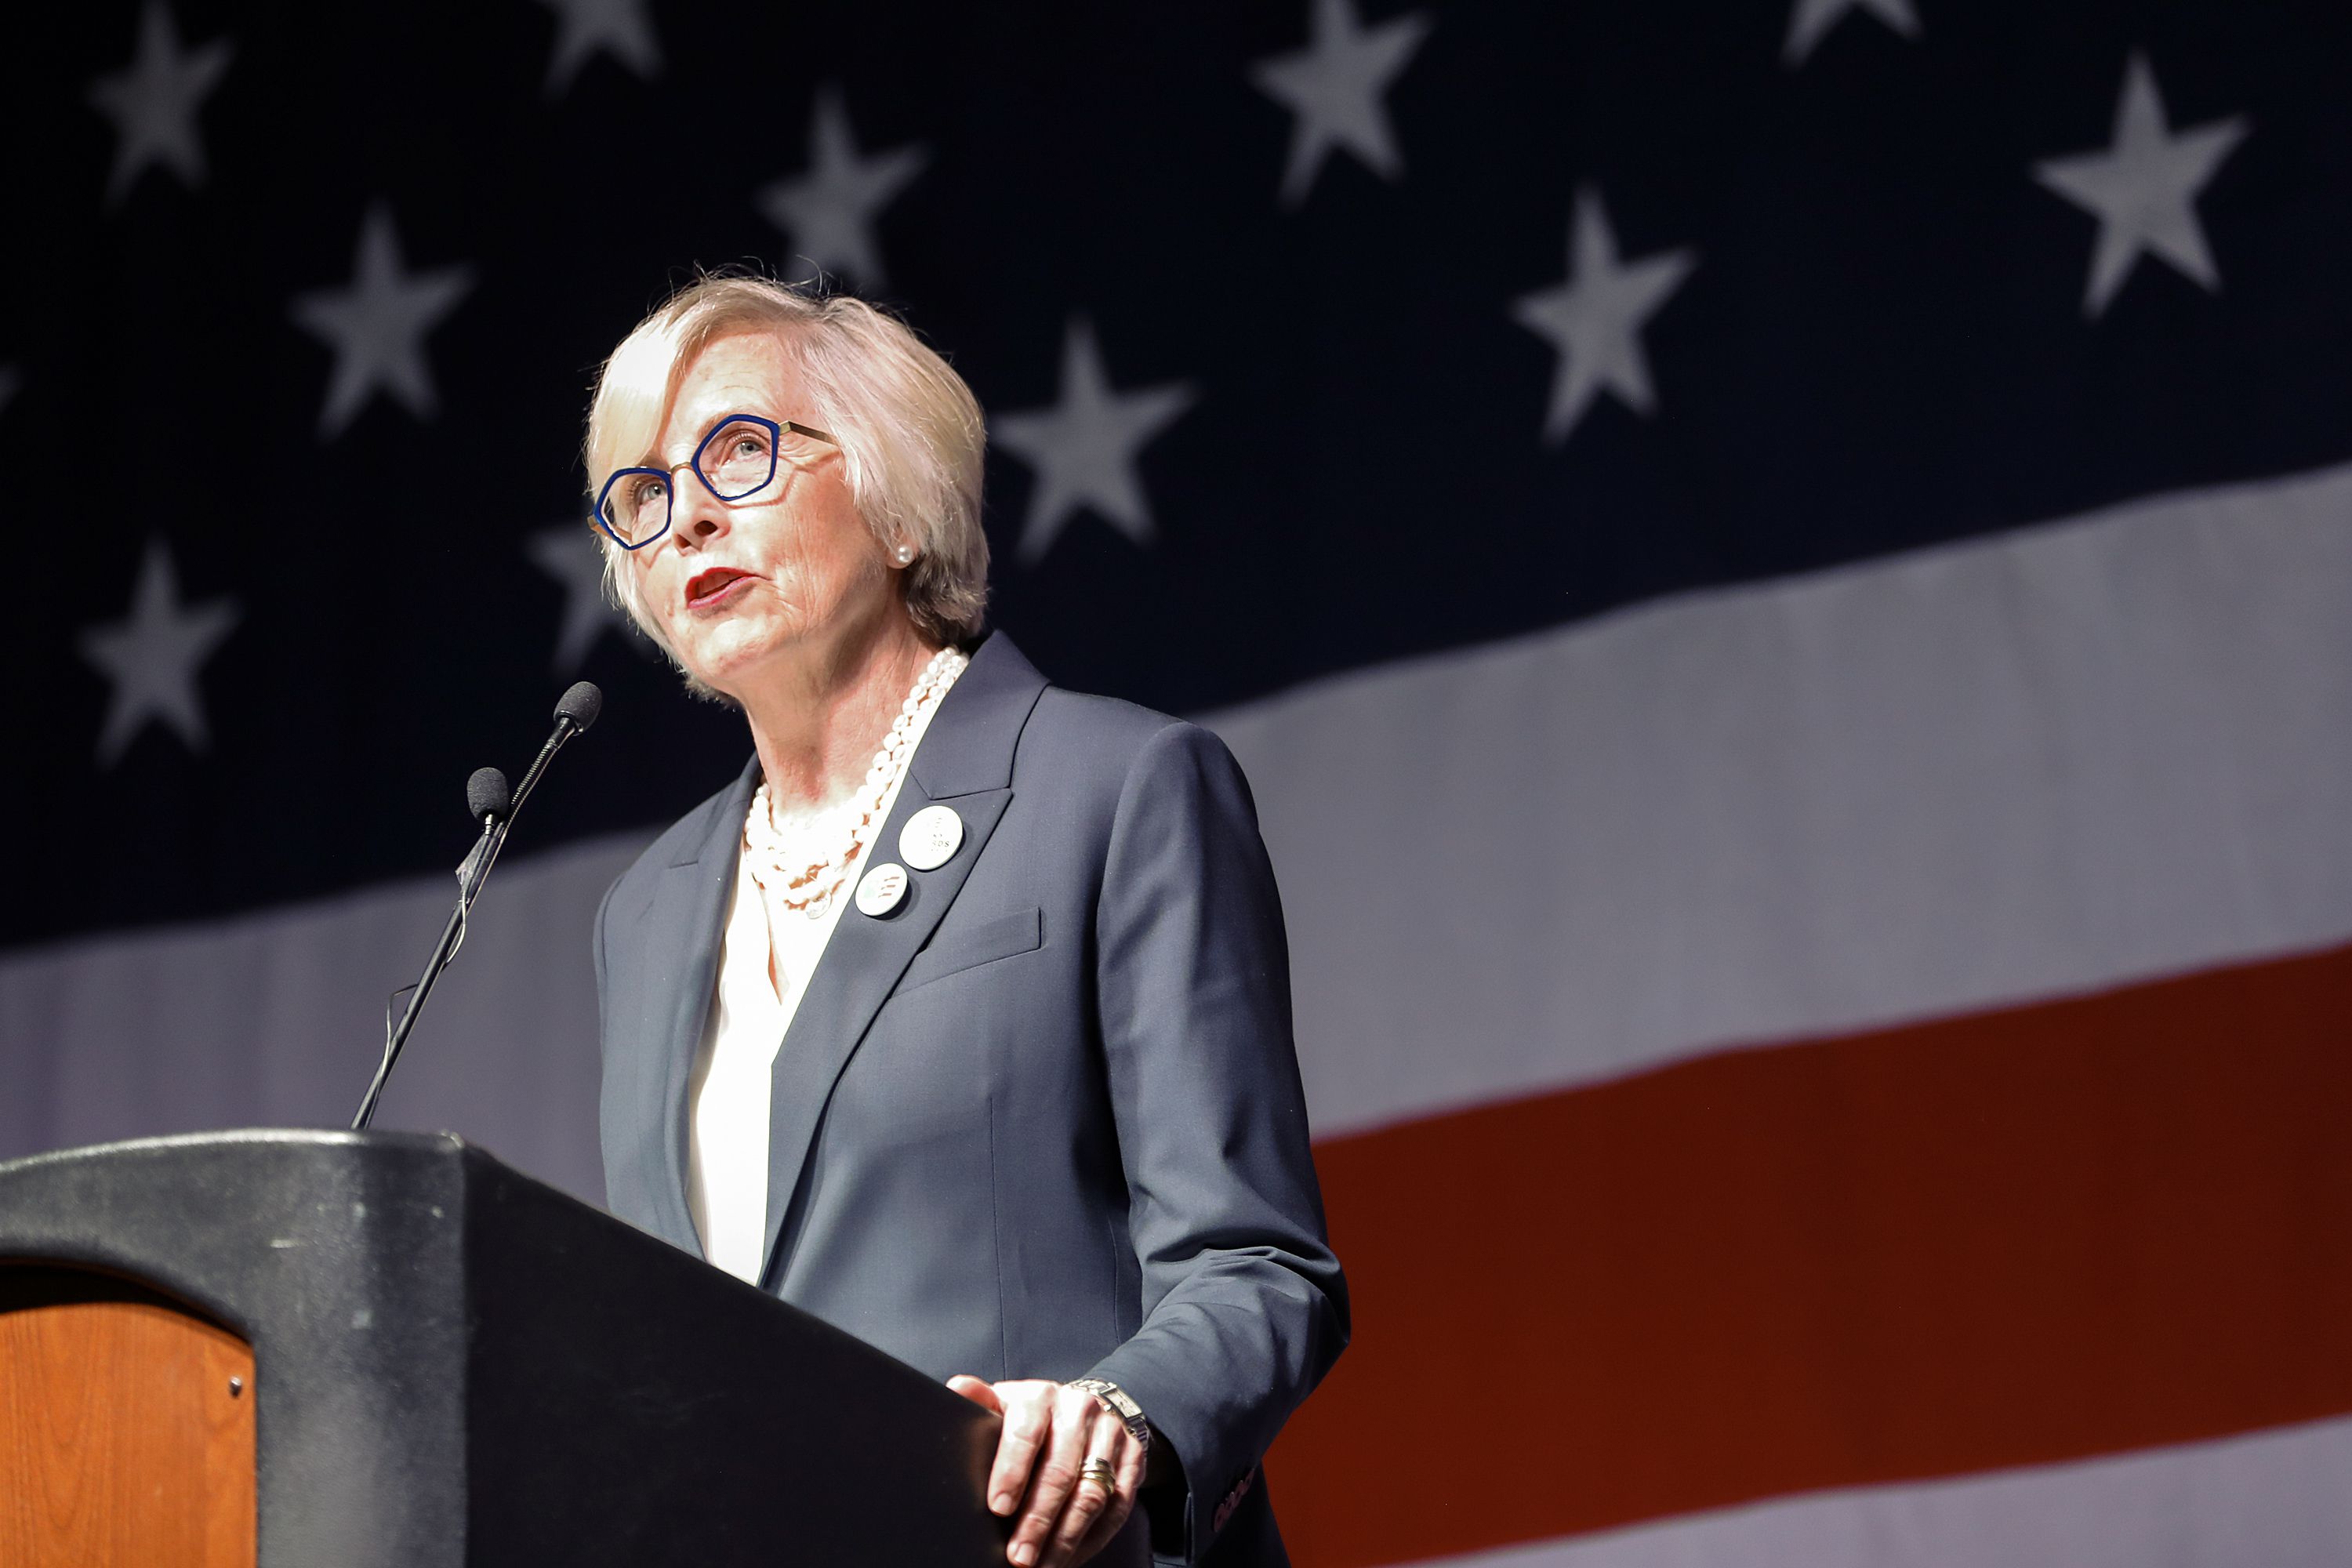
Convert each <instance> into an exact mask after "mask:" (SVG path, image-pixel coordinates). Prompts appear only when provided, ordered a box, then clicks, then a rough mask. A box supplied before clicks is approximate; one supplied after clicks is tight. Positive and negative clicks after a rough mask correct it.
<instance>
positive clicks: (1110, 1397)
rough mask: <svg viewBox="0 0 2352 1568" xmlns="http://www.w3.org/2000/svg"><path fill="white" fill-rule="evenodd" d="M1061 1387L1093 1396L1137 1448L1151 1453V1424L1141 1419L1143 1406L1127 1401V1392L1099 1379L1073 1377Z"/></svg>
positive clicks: (1116, 1385)
mask: <svg viewBox="0 0 2352 1568" xmlns="http://www.w3.org/2000/svg"><path fill="white" fill-rule="evenodd" d="M1062 1386H1063V1387H1065V1388H1083V1389H1085V1390H1086V1391H1087V1393H1088V1394H1093V1395H1094V1396H1095V1403H1097V1405H1101V1406H1102V1407H1103V1408H1104V1409H1105V1410H1108V1411H1109V1412H1110V1413H1111V1414H1112V1415H1116V1416H1118V1423H1119V1425H1120V1426H1124V1427H1126V1428H1127V1435H1128V1436H1130V1437H1132V1438H1134V1439H1135V1445H1136V1447H1139V1448H1141V1449H1142V1450H1144V1452H1146V1453H1150V1451H1151V1423H1150V1422H1149V1421H1146V1420H1145V1419H1144V1418H1143V1406H1141V1405H1138V1404H1137V1403H1136V1402H1135V1401H1134V1400H1132V1399H1129V1397H1128V1396H1127V1390H1125V1389H1124V1388H1121V1387H1120V1386H1119V1385H1118V1384H1115V1383H1106V1382H1104V1381H1103V1380H1102V1379H1101V1378H1099V1377H1074V1378H1072V1379H1070V1381H1069V1382H1067V1383H1066V1384H1063V1385H1062Z"/></svg>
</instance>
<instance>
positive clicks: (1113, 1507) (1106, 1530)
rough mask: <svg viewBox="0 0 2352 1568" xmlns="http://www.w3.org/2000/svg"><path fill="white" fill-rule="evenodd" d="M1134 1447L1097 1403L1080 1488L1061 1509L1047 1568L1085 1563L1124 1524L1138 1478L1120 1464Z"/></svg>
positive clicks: (1079, 1483)
mask: <svg viewBox="0 0 2352 1568" xmlns="http://www.w3.org/2000/svg"><path fill="white" fill-rule="evenodd" d="M1133 1447H1135V1442H1134V1439H1132V1438H1130V1437H1129V1436H1128V1435H1127V1428H1126V1427H1124V1426H1120V1425H1119V1424H1118V1422H1117V1421H1115V1420H1113V1419H1112V1418H1111V1417H1110V1415H1108V1413H1106V1412H1105V1411H1103V1410H1102V1409H1101V1408H1100V1407H1099V1404H1097V1409H1096V1411H1095V1414H1094V1419H1093V1421H1092V1422H1091V1423H1089V1426H1088V1431H1087V1447H1086V1449H1085V1453H1086V1458H1084V1459H1083V1460H1081V1461H1080V1462H1079V1465H1078V1480H1077V1485H1076V1487H1074V1488H1073V1489H1071V1492H1070V1500H1069V1501H1068V1502H1067V1503H1066V1504H1065V1505H1064V1507H1063V1509H1062V1520H1061V1522H1060V1523H1059V1524H1057V1525H1056V1526H1055V1528H1054V1541H1053V1550H1052V1551H1051V1552H1050V1553H1048V1555H1047V1557H1046V1559H1045V1568H1063V1565H1064V1564H1066V1563H1078V1562H1083V1561H1085V1560H1086V1559H1087V1558H1088V1557H1091V1556H1092V1555H1094V1553H1095V1552H1097V1551H1100V1550H1101V1548H1102V1543H1103V1542H1106V1541H1108V1540H1109V1539H1110V1538H1111V1536H1112V1535H1113V1534H1114V1533H1115V1532H1116V1531H1118V1527H1119V1526H1120V1525H1121V1524H1123V1523H1124V1522H1126V1520H1127V1510H1128V1509H1129V1507H1130V1506H1131V1505H1132V1504H1133V1502H1134V1499H1135V1486H1134V1479H1135V1478H1131V1477H1129V1474H1128V1471H1129V1470H1131V1469H1133V1468H1136V1467H1135V1466H1133V1465H1130V1464H1125V1463H1122V1460H1123V1459H1124V1458H1125V1455H1124V1454H1123V1452H1122V1450H1124V1449H1132V1448H1133ZM1089 1472H1093V1473H1091V1474H1090V1473H1089Z"/></svg>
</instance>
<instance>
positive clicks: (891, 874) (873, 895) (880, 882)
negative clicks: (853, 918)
mask: <svg viewBox="0 0 2352 1568" xmlns="http://www.w3.org/2000/svg"><path fill="white" fill-rule="evenodd" d="M906 901H907V868H905V867H904V866H900V865H898V864H897V863H895V862H893V861H889V860H885V861H883V862H882V864H880V865H879V866H877V867H875V868H874V869H872V870H871V871H868V872H866V875H865V877H864V878H863V879H860V880H859V882H858V884H857V912H858V913H859V914H863V915H872V916H873V917H874V918H875V919H876V920H880V919H881V918H882V917H883V916H884V915H887V914H888V913H889V912H890V911H891V910H895V909H897V908H898V906H899V905H900V904H903V903H905V902H906Z"/></svg>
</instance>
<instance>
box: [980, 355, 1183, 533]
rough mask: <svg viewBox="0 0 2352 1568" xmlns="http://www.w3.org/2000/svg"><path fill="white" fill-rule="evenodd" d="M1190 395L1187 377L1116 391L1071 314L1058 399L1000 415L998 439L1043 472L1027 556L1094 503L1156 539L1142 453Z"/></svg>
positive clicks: (1032, 498)
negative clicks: (1140, 469)
mask: <svg viewBox="0 0 2352 1568" xmlns="http://www.w3.org/2000/svg"><path fill="white" fill-rule="evenodd" d="M1192 398H1193V392H1192V387H1191V386H1190V385H1189V384H1184V383H1181V382H1171V383H1169V384H1165V385H1161V386H1150V387H1144V388H1142V389H1140V390H1139V391H1135V392H1113V391H1112V390H1111V389H1110V377H1109V376H1108V374H1107V373H1106V372H1105V371H1104V369H1103V363H1102V354H1101V352H1100V351H1099V350H1098V349H1097V348H1096V346H1095V334H1094V329H1093V328H1092V327H1091V326H1089V325H1088V324H1087V321H1085V319H1084V318H1082V317H1079V318H1073V319H1072V320H1071V321H1070V325H1069V331H1068V332H1067V334H1066V336H1065V337H1064V339H1063V342H1062V381H1061V390H1060V392H1059V393H1058V395H1057V399H1056V401H1055V405H1054V406H1053V407H1051V408H1042V409H1037V410H1035V411H1034V412H1031V413H1025V414H1006V415H1003V416H999V417H998V418H997V419H996V421H995V426H996V439H997V444H998V445H1000V446H1002V447H1004V448H1005V449H1006V450H1007V451H1010V452H1012V453H1014V454H1015V455H1017V456H1018V457H1019V458H1021V459H1022V460H1023V461H1024V462H1025V463H1027V464H1028V465H1029V466H1030V467H1031V468H1034V469H1036V470H1037V479H1036V483H1035V484H1034V486H1033V487H1032V489H1030V492H1029V515H1028V517H1027V519H1026V520H1025V521H1024V522H1023V523H1022V525H1021V543H1020V547H1019V550H1018V552H1017V553H1018V554H1019V555H1020V557H1021V559H1022V560H1023V561H1024V562H1032V563H1034V562H1035V561H1036V560H1037V559H1038V558H1039V557H1041V556H1043V555H1044V554H1045V552H1046V551H1047V550H1049V549H1051V548H1052V547H1053V543H1054V541H1055V539H1056V538H1058V537H1059V536H1060V534H1061V531H1062V528H1063V525H1064V524H1065V523H1066V522H1067V521H1069V520H1070V519H1071V518H1072V517H1073V516H1075V515H1076V512H1077V510H1078V509H1079V508H1080V507H1091V508H1093V509H1094V510H1095V512H1096V513H1097V515H1098V516H1100V517H1101V518H1102V520H1103V521H1106V522H1108V523H1109V524H1111V525H1112V526H1113V527H1114V528H1117V529H1118V531H1120V532H1121V533H1124V534H1125V535H1127V537H1128V538H1129V540H1131V541H1133V542H1135V543H1136V544H1137V545H1139V546H1140V545H1146V544H1149V543H1150V542H1151V540H1152V534H1153V529H1152V522H1151V508H1150V503H1149V502H1148V501H1146V500H1145V499H1144V495H1143V482H1142V480H1141V479H1139V478H1138V477H1137V476H1136V472H1135V460H1136V455H1137V454H1138V453H1139V452H1140V451H1141V450H1142V449H1143V448H1144V447H1146V446H1148V445H1149V444H1150V442H1151V440H1152V438H1153V437H1157V436H1158V435H1159V434H1160V432H1161V431H1162V430H1165V429H1166V428H1167V427H1168V426H1170V425H1171V424H1173V423H1174V422H1175V420H1176V419H1177V417H1178V416H1181V414H1182V413H1183V412H1184V410H1185V409H1187V408H1189V407H1191V406H1192Z"/></svg>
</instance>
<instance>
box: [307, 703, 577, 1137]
mask: <svg viewBox="0 0 2352 1568" xmlns="http://www.w3.org/2000/svg"><path fill="white" fill-rule="evenodd" d="M603 711H604V693H603V692H602V691H599V690H598V689H596V685H595V683H594V682H593V681H588V680H583V681H578V682H576V683H574V684H573V686H572V689H570V690H568V691H566V692H565V693H564V694H563V698H562V700H561V701H559V702H557V703H556V705H555V731H554V733H552V734H551V735H549V736H548V738H547V744H545V745H543V746H541V748H540V749H539V755H538V756H537V757H535V758H533V759H532V761H531V764H530V771H529V772H527V773H524V774H523V775H522V785H521V787H520V788H519V789H516V790H514V791H513V792H511V794H510V793H509V791H508V788H507V775H506V774H504V773H500V772H499V770H498V769H496V768H476V769H475V770H474V773H473V776H472V777H470V778H468V779H467V781H466V810H467V814H468V815H470V816H472V817H473V818H474V820H475V821H476V822H478V823H479V824H480V825H481V829H482V832H481V837H478V838H477V839H476V840H475V841H474V847H473V850H472V852H471V853H469V854H468V855H467V857H466V858H465V859H464V861H463V862H461V863H460V864H459V865H458V867H457V908H456V909H455V910H451V911H450V914H449V923H448V924H447V925H446V926H444V927H443V928H442V931H441V940H440V941H439V942H436V943H434V945H433V956H432V957H431V958H428V959H426V960H425V973H423V974H420V975H418V976H417V979H416V984H415V985H414V986H412V987H410V988H409V996H408V1006H407V1008H406V1010H405V1011H404V1012H403V1013H402V1014H401V1016H400V1022H399V1023H398V1024H396V1025H394V1026H391V1027H390V1028H388V1029H387V1030H386V1031H385V1032H384V1039H383V1061H382V1062H381V1063H379V1064H378V1065H377V1067H376V1069H375V1077H374V1079H373V1080H372V1081H370V1083H369V1084H368V1088H367V1095H366V1097H365V1098H364V1099H362V1100H361V1101H360V1109H359V1114H358V1115H356V1116H354V1117H352V1131H354V1132H363V1131H366V1130H367V1125H368V1123H369V1122H370V1121H373V1120H374V1119H375V1106H376V1101H377V1100H380V1099H382V1098H383V1086H384V1082H385V1080H386V1079H390V1078H391V1077H392V1068H393V1064H394V1062H396V1061H398V1060H399V1059H400V1052H401V1047H404V1046H405V1045H407V1044H408V1037H409V1033H410V1032H411V1031H412V1030H414V1029H415V1027H416V1020H417V1017H418V1016H419V1015H421V1014H422V1013H423V1012H424V1011H425V998H427V997H428V996H430V995H432V994H433V983H434V982H435V981H436V980H438V979H440V978H441V972H442V971H443V970H445V969H446V968H448V967H449V961H450V960H452V959H454V958H456V957H457V950H458V949H459V948H460V947H463V946H464V945H465V942H466V914H467V910H471V909H472V908H473V907H474V900H476V899H478V898H479V897H481V893H482V884H483V883H485V882H487V881H488V880H489V878H490V868H491V867H492V866H493V865H495V864H496V863H497V861H498V858H499V850H500V849H501V848H503V847H505V845H506V841H507V833H508V831H509V829H510V828H512V827H513V826H514V819H515V813H517V812H519V811H520V810H521V809H522V803H523V802H524V801H526V800H529V799H530V792H531V791H532V790H534V789H536V788H538V787H539V780H540V776H541V774H542V773H546V772H547V764H548V763H551V762H552V761H553V760H554V759H555V753H556V752H560V751H562V749H563V742H566V741H568V740H570V739H572V736H574V735H577V734H580V733H582V732H583V731H585V730H586V729H587V728H588V726H589V725H591V724H593V723H594V722H595V721H596V716H597V715H598V714H599V713H602V712H603ZM386 1016H390V1015H389V1013H388V1012H387V1014H386Z"/></svg>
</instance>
